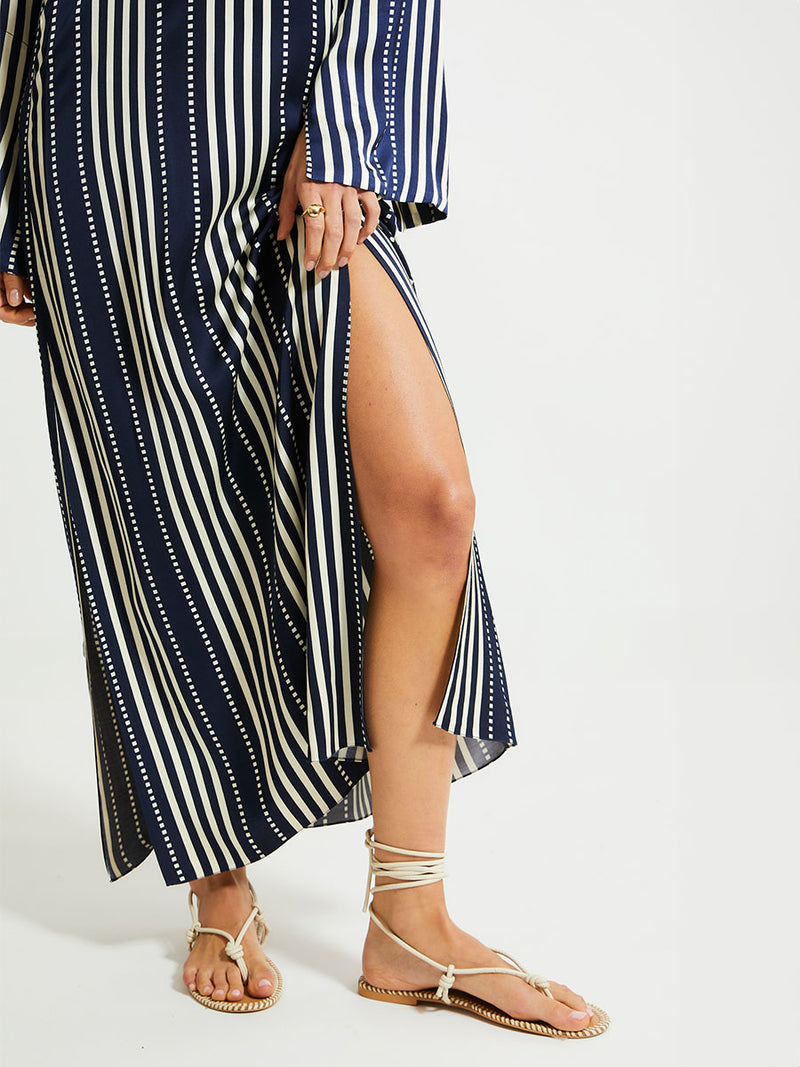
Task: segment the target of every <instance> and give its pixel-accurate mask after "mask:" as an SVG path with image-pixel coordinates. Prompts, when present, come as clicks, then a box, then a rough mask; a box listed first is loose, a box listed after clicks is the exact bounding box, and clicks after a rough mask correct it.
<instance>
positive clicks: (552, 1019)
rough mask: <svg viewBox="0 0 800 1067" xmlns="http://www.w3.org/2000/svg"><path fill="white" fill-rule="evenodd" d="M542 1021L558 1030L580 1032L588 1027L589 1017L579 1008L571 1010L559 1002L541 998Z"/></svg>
mask: <svg viewBox="0 0 800 1067" xmlns="http://www.w3.org/2000/svg"><path fill="white" fill-rule="evenodd" d="M542 1001H543V1003H542V1016H541V1017H542V1019H543V1020H544V1021H545V1022H548V1023H550V1025H551V1026H555V1027H556V1028H557V1029H558V1030H582V1029H583V1028H584V1026H588V1025H589V1022H590V1020H591V1016H590V1015H589V1013H588V1011H585V1010H583V1009H581V1008H572V1007H571V1006H570V1005H569V1004H563V1003H562V1002H561V1001H560V1000H555V999H551V998H550V997H548V996H544V995H543V996H542Z"/></svg>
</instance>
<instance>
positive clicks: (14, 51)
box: [0, 0, 516, 1010]
mask: <svg viewBox="0 0 800 1067" xmlns="http://www.w3.org/2000/svg"><path fill="white" fill-rule="evenodd" d="M0 17H1V18H2V20H3V21H2V23H0V30H2V36H0V47H2V59H3V74H4V79H5V82H4V89H3V92H2V93H1V94H0V102H1V103H2V109H3V110H2V114H1V115H0V134H2V140H1V141H0V144H2V152H1V153H0V168H2V170H1V171H0V269H2V268H6V269H14V268H20V269H22V268H23V266H24V267H25V269H24V270H22V272H23V273H29V276H30V279H31V286H32V291H33V296H34V301H35V304H36V311H37V316H36V317H37V326H36V332H37V340H38V344H39V353H40V357H41V366H42V375H43V383H44V398H45V410H46V413H47V421H48V432H49V435H50V442H51V446H52V455H53V471H54V477H55V481H56V488H57V492H58V499H59V506H60V509H61V516H62V522H63V525H64V531H65V538H66V543H67V548H68V552H69V559H70V562H71V566H72V570H73V576H74V579H75V583H76V589H77V592H78V607H79V610H80V621H81V626H82V629H83V634H84V644H83V650H84V655H85V656H86V659H87V679H88V681H89V687H88V688H89V700H90V702H91V707H92V716H93V724H94V731H95V751H96V768H97V777H98V792H99V813H100V830H101V836H102V842H103V851H104V856H105V860H106V867H107V870H108V873H109V877H110V878H111V879H112V880H114V879H117V878H120V877H123V876H124V875H125V874H126V873H127V872H129V871H130V870H132V869H133V868H134V867H135V866H137V865H138V864H139V863H141V862H142V860H143V859H144V858H145V857H146V856H147V855H149V853H150V852H151V851H152V852H154V853H155V855H156V858H157V860H158V863H159V865H160V868H161V871H162V874H163V877H164V880H165V882H166V883H167V884H177V883H184V882H186V881H189V880H190V879H194V878H199V877H202V876H204V875H207V874H212V873H214V872H216V871H219V870H227V869H231V868H233V867H237V866H244V865H246V864H249V863H252V862H254V861H255V860H257V859H259V858H261V857H263V856H266V855H269V854H270V853H271V852H273V851H274V850H276V849H277V848H279V847H280V846H281V845H282V844H284V843H285V842H286V841H288V840H289V839H290V838H291V837H292V836H293V835H294V834H296V833H297V832H299V831H300V830H301V829H304V828H306V827H309V826H323V825H329V824H331V823H335V822H341V821H352V820H356V819H361V818H364V817H366V816H367V815H369V814H370V811H371V798H370V792H369V778H368V775H367V769H368V768H367V745H368V739H367V736H366V730H365V724H364V711H363V677H362V672H363V647H362V632H363V627H364V622H365V612H366V608H367V605H368V601H369V590H370V587H371V582H372V572H373V566H374V557H373V553H372V549H371V546H370V545H369V542H368V539H367V537H366V534H365V531H364V529H363V526H362V525H361V522H360V519H359V516H358V513H357V508H356V499H355V491H354V479H353V471H352V459H351V456H350V451H349V445H348V436H347V422H346V399H347V383H348V372H349V354H350V351H349V350H350V289H349V278H348V273H347V271H346V270H343V271H334V272H333V273H332V274H331V275H329V276H328V278H326V279H324V280H322V281H320V280H318V279H317V278H316V275H314V274H313V273H311V274H309V272H307V271H306V270H305V268H304V266H303V252H304V229H303V227H302V225H299V226H296V227H295V229H294V230H293V232H292V234H291V235H290V237H289V239H288V240H287V241H282V242H278V241H277V240H276V238H275V230H276V225H277V207H278V202H279V197H280V181H281V175H282V174H283V173H284V169H285V166H286V164H287V162H288V159H289V156H290V154H291V151H292V149H293V146H294V143H295V140H296V137H297V134H298V132H299V129H300V127H301V126H302V123H303V121H304V120H305V121H306V122H307V124H308V143H307V152H308V154H307V167H308V171H307V172H308V174H309V176H311V177H317V178H319V179H320V180H326V181H340V182H347V181H349V180H353V181H355V182H356V183H357V184H361V185H362V186H363V187H365V188H372V189H374V190H375V191H376V192H378V193H379V195H380V197H381V206H382V212H381V221H380V225H379V227H378V229H377V230H376V231H375V232H374V233H373V234H372V235H371V236H370V238H368V240H367V242H366V247H367V248H368V249H369V251H370V252H371V253H372V254H373V255H374V256H375V257H376V259H377V261H378V262H379V263H380V264H381V266H382V267H383V269H384V270H385V271H386V272H387V274H388V275H389V277H390V278H391V280H392V281H393V283H394V285H395V287H396V289H397V292H398V293H399V295H400V297H402V299H403V300H404V301H405V304H406V306H407V308H408V310H409V312H410V314H411V315H412V316H413V319H414V321H415V323H416V325H417V326H418V328H419V330H420V333H421V334H422V336H423V337H424V339H425V341H426V343H427V346H428V349H429V351H430V353H431V358H432V359H433V361H434V363H435V365H436V367H437V370H438V371H439V375H440V380H441V383H442V387H443V388H444V389H445V391H446V393H447V396H448V398H449V399H450V402H451V405H452V398H451V397H450V393H449V390H448V389H447V383H446V380H445V372H444V367H443V362H442V360H441V358H440V355H439V353H438V351H437V349H436V345H435V344H434V341H433V338H432V336H431V332H430V329H429V327H428V325H427V323H426V321H425V317H424V315H423V313H422V310H421V308H420V304H419V300H418V298H417V293H416V288H415V285H414V282H413V279H412V276H411V271H410V269H409V266H408V263H407V262H406V260H405V257H404V256H403V253H402V251H401V249H400V246H399V243H398V239H397V232H398V230H401V229H403V228H404V227H406V226H409V225H421V224H423V223H426V222H431V221H435V220H436V219H441V218H443V217H444V216H445V214H446V210H447V167H446V109H445V104H444V80H443V71H442V65H441V54H440V51H439V45H438V42H439V29H438V18H439V7H438V0H391V3H386V4H375V3H373V2H371V0H216V2H215V3H208V2H205V0H204V2H203V3H200V2H199V0H186V3H183V4H168V3H165V2H164V0H44V2H43V3H42V2H40V0H25V2H22V0H2V3H1V4H0ZM387 34H388V36H387ZM389 42H390V44H389ZM430 131H433V135H431V132H430ZM362 179H363V180H362ZM454 413H455V409H454ZM456 422H457V420H456ZM435 721H436V723H437V725H439V726H440V727H442V728H443V729H446V730H449V731H450V732H452V733H454V734H455V735H456V737H457V745H456V756H455V762H454V767H453V780H456V779H457V778H460V777H463V776H465V775H468V774H471V773H473V772H475V771H476V770H478V769H480V768H481V767H484V766H486V765H487V764H488V763H490V762H491V761H492V760H494V759H496V758H497V757H498V756H500V755H501V754H502V753H503V752H505V751H506V750H507V749H508V747H509V746H511V745H513V744H515V743H516V738H515V735H514V728H513V721H512V718H511V711H510V706H509V703H508V695H507V686H506V678H505V673H504V668H503V662H502V656H501V654H500V647H499V643H498V639H497V634H496V629H495V625H494V619H493V616H492V611H491V606H490V603H489V599H488V595H487V591H486V586H485V582H484V578H483V573H482V568H481V563H480V558H479V555H478V546H477V540H476V539H475V538H474V537H473V543H472V549H471V553H470V561H469V568H468V576H467V589H466V595H465V597H464V608H463V611H462V619H461V624H460V628H459V633H458V641H457V647H456V650H455V654H454V657H453V662H452V664H451V668H450V672H449V676H448V682H447V688H446V693H445V696H444V699H443V701H442V705H441V708H440V709H439V713H438V715H437V717H436V720H435ZM224 1010H233V1009H224Z"/></svg>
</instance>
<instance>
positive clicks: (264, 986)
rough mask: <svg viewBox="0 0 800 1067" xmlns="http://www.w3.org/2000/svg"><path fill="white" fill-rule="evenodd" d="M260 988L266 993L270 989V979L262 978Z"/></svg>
mask: <svg viewBox="0 0 800 1067" xmlns="http://www.w3.org/2000/svg"><path fill="white" fill-rule="evenodd" d="M258 988H259V989H262V990H263V991H264V992H265V993H266V992H267V991H268V990H269V988H270V982H269V979H268V978H262V979H261V981H260V982H259V983H258Z"/></svg>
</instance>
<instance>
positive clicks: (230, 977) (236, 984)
mask: <svg viewBox="0 0 800 1067" xmlns="http://www.w3.org/2000/svg"><path fill="white" fill-rule="evenodd" d="M226 978H227V982H228V1000H241V999H242V972H241V971H240V970H239V968H238V967H237V966H236V965H235V964H232V965H231V966H230V967H228V969H227V974H226Z"/></svg>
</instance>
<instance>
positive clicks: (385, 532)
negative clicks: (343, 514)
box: [347, 246, 588, 1030]
mask: <svg viewBox="0 0 800 1067" xmlns="http://www.w3.org/2000/svg"><path fill="white" fill-rule="evenodd" d="M348 270H349V272H350V287H351V351H350V369H349V374H348V395H347V419H348V429H349V436H350V445H351V455H352V462H353V472H354V477H355V483H356V495H357V500H358V508H359V513H360V516H361V520H362V522H363V524H364V528H365V529H366V531H367V536H368V537H369V539H370V543H371V545H372V547H373V550H374V553H375V571H374V576H373V582H372V587H371V590H370V598H369V610H368V615H367V623H366V629H365V635H364V640H365V648H364V654H365V676H364V699H365V714H366V719H367V730H368V734H369V738H370V743H371V746H372V749H373V751H372V752H371V753H370V754H369V766H370V776H371V780H372V798H373V826H374V829H375V838H376V840H377V841H383V842H384V843H385V844H387V845H398V846H399V847H402V848H417V849H420V850H422V851H437V852H438V851H443V850H444V848H445V830H446V820H447V806H448V798H449V792H450V780H451V774H452V769H453V755H454V749H455V737H454V736H453V735H452V734H449V733H447V732H446V731H444V730H442V729H440V728H439V727H436V726H433V725H431V724H432V722H433V719H434V718H435V717H436V713H437V711H438V710H439V706H440V703H441V700H442V697H443V694H444V689H445V685H446V682H447V675H448V672H449V669H450V664H451V662H452V659H453V654H454V650H455V642H456V637H457V631H458V623H459V620H460V616H461V605H462V598H463V592H464V587H465V580H466V574H467V562H468V557H469V551H470V545H471V540H472V529H473V521H474V497H473V492H472V486H471V484H470V477H469V472H468V468H467V461H466V457H465V455H464V450H463V447H462V444H461V439H460V437H459V433H458V428H457V424H456V421H455V418H454V415H453V411H452V408H451V407H450V401H449V399H448V397H447V394H446V392H445V390H444V387H443V385H442V382H441V379H440V377H439V373H438V371H437V369H436V366H435V364H434V362H433V359H432V356H431V354H430V352H429V350H428V348H427V345H426V343H425V340H424V338H423V337H422V335H421V333H420V331H419V329H418V327H417V324H416V322H415V320H414V318H413V316H412V314H411V312H410V311H409V309H408V308H407V306H406V304H405V301H404V300H403V298H402V296H401V295H400V293H399V292H398V291H397V289H396V287H395V285H394V283H393V282H392V280H391V278H390V277H389V276H388V275H387V274H386V272H385V270H384V269H383V267H382V266H381V265H380V264H379V263H378V262H377V260H376V259H375V257H374V256H373V255H372V253H371V252H370V251H369V249H367V248H365V247H364V246H358V247H357V248H356V250H355V252H354V253H353V256H352V257H351V260H350V264H349V266H348ZM375 855H376V858H377V859H380V860H397V859H398V858H400V857H398V856H397V855H396V854H393V853H387V852H382V851H381V850H380V849H377V850H376V852H375ZM386 880H387V879H385V878H380V877H379V878H378V879H377V884H378V885H380V884H382V883H383V882H385V881H386ZM373 907H374V910H375V912H376V914H377V915H379V916H380V918H381V919H382V920H383V921H384V922H385V923H386V924H387V925H388V926H389V927H390V928H391V929H392V930H394V931H395V933H396V934H398V935H399V936H400V937H402V938H403V939H404V940H406V941H407V942H408V943H409V944H411V945H413V946H414V947H415V948H417V949H419V950H420V951H422V952H424V953H425V954H426V955H428V956H432V957H433V958H434V959H438V960H441V961H442V962H444V963H449V962H455V963H456V965H457V966H459V967H481V966H499V967H506V966H508V961H507V960H504V959H502V958H501V957H499V956H497V955H496V954H495V953H494V952H492V951H491V949H488V948H486V946H484V945H482V944H481V943H480V942H479V941H477V940H476V939H475V938H472V937H470V936H469V935H468V934H466V933H465V932H464V931H462V930H460V929H459V928H458V927H457V926H456V925H455V924H454V923H453V921H452V920H451V919H450V917H449V915H448V913H447V907H446V904H445V899H444V888H443V883H442V882H441V881H439V882H435V883H433V884H432V885H427V886H420V887H416V888H411V889H409V888H406V889H403V890H394V891H389V892H386V893H376V894H375V895H374V898H373ZM362 963H363V973H364V977H365V978H366V980H367V981H368V982H371V983H372V984H374V985H378V986H383V987H385V988H394V989H415V988H416V989H419V988H424V987H426V986H431V985H435V984H436V982H437V981H438V978H439V974H438V972H436V971H435V970H434V968H432V967H431V966H430V965H429V964H426V963H424V962H423V961H421V960H419V959H418V958H417V957H415V956H413V955H412V954H411V953H409V952H407V951H406V950H405V949H403V948H401V947H400V946H398V945H397V944H395V942H393V941H392V940H391V939H390V938H389V937H387V935H386V934H384V933H383V931H382V930H380V929H379V928H378V927H377V926H376V925H375V924H374V923H370V924H369V928H368V931H367V938H366V942H365V944H364V950H363V958H362ZM456 987H457V988H460V989H463V990H465V991H466V992H469V993H472V994H473V995H475V996H478V997H481V998H482V999H484V1000H487V1001H489V1002H490V1003H493V1004H495V1005H497V1006H498V1007H500V1008H502V1009H503V1010H505V1011H507V1012H509V1013H510V1014H512V1015H515V1016H517V1017H518V1018H529V1019H541V1020H545V1021H547V1022H549V1023H551V1024H552V1025H554V1026H557V1027H559V1028H561V1029H572V1030H579V1029H581V1028H582V1027H584V1026H585V1025H586V1024H587V1021H588V1019H587V1017H586V1016H585V1015H583V1014H579V1015H578V1016H577V1017H574V1018H572V1017H571V1015H570V1013H571V1012H577V1013H582V1012H583V1011H584V1009H585V1008H586V1004H585V1001H584V1000H583V998H582V997H580V996H578V995H577V994H575V993H573V992H572V991H571V990H569V989H567V987H565V986H562V985H559V984H557V983H551V991H552V993H553V997H554V999H550V998H548V997H546V996H545V994H543V993H541V992H539V991H538V990H536V989H534V988H533V987H532V986H529V985H527V984H526V983H525V982H522V981H520V979H519V978H515V977H513V976H511V975H501V974H489V975H475V976H466V977H462V976H459V977H457V979H456Z"/></svg>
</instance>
